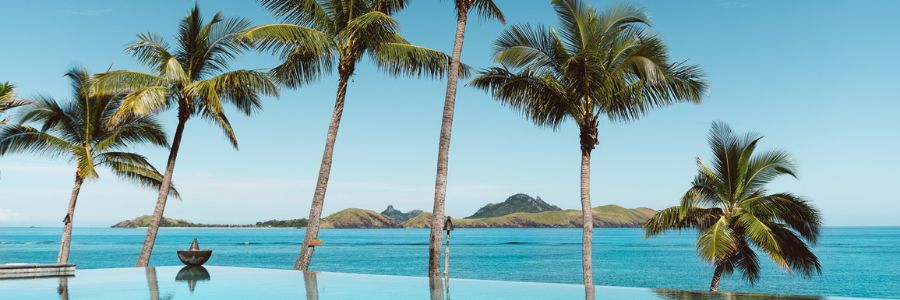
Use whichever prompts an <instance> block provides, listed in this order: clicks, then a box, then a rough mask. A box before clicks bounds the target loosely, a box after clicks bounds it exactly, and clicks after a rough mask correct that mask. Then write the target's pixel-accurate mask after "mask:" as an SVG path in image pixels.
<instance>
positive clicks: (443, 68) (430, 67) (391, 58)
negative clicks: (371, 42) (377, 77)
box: [372, 43, 470, 78]
mask: <svg viewBox="0 0 900 300" xmlns="http://www.w3.org/2000/svg"><path fill="white" fill-rule="evenodd" d="M372 59H373V61H374V62H375V64H376V65H377V66H378V68H379V69H381V70H383V71H385V72H387V73H388V74H390V75H393V76H400V75H406V76H415V77H427V78H442V77H443V76H444V75H445V74H447V72H448V71H449V69H450V56H449V55H447V54H444V53H443V52H440V51H437V50H432V49H428V48H425V47H421V46H415V45H410V44H406V43H379V44H378V46H377V47H375V48H374V49H373V51H372ZM469 74H470V70H469V68H468V67H467V66H465V65H461V66H460V74H459V75H460V76H461V77H463V78H466V77H468V76H469Z"/></svg>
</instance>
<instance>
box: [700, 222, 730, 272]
mask: <svg viewBox="0 0 900 300" xmlns="http://www.w3.org/2000/svg"><path fill="white" fill-rule="evenodd" d="M737 246H738V245H737V237H735V234H734V230H733V229H731V222H730V221H729V220H728V218H726V217H725V216H721V217H719V218H718V220H717V221H716V222H715V223H714V224H713V225H712V226H710V228H708V229H706V230H705V231H703V232H701V233H700V237H699V238H698V239H697V251H698V252H699V254H700V257H701V258H703V259H705V260H706V261H709V262H716V261H720V260H724V259H725V258H727V257H728V256H730V255H731V254H732V253H733V252H734V250H735V249H736V248H737Z"/></svg>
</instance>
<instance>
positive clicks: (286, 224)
mask: <svg viewBox="0 0 900 300" xmlns="http://www.w3.org/2000/svg"><path fill="white" fill-rule="evenodd" d="M150 218H151V216H148V215H144V216H140V217H137V218H134V219H131V220H124V221H121V222H119V223H116V224H113V225H112V226H110V227H111V228H141V227H147V225H149V224H150ZM306 224H307V220H306V219H290V220H274V219H273V220H268V221H260V222H256V223H255V224H200V223H192V222H188V221H185V220H182V219H176V218H163V220H162V222H160V224H159V227H204V228H302V227H306Z"/></svg>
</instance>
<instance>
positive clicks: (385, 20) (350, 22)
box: [244, 0, 466, 271]
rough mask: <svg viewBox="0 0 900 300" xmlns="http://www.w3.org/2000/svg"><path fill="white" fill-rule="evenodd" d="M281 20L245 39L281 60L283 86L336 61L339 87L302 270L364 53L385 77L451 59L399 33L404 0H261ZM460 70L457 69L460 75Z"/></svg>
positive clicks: (426, 73)
mask: <svg viewBox="0 0 900 300" xmlns="http://www.w3.org/2000/svg"><path fill="white" fill-rule="evenodd" d="M260 2H261V3H262V5H263V6H265V7H266V8H267V9H269V10H270V11H272V13H274V14H275V15H276V16H277V17H279V18H281V19H282V20H283V21H284V22H285V23H284V24H269V25H263V26H258V27H255V28H252V29H250V30H248V31H247V32H246V33H245V34H244V40H245V41H249V42H252V43H253V44H255V46H256V47H257V48H259V49H260V50H264V51H272V52H273V53H275V54H277V55H279V56H280V57H281V59H282V60H283V61H282V63H281V64H280V65H278V66H276V67H275V68H274V69H273V70H272V73H273V74H274V75H275V76H276V77H277V78H278V79H279V80H280V81H281V82H282V83H284V84H285V85H287V86H290V87H299V86H302V85H304V84H306V83H309V82H311V81H313V80H315V79H317V78H319V77H321V76H322V75H325V74H328V73H330V72H331V71H332V67H333V66H334V65H335V64H337V72H338V86H337V96H336V97H335V98H336V99H335V103H334V111H333V113H332V115H331V123H329V125H328V135H327V136H326V139H325V151H324V153H323V154H322V164H321V166H320V167H319V176H318V180H317V181H316V188H315V192H314V194H313V199H312V204H311V207H310V210H309V225H308V226H307V227H306V235H305V236H304V239H303V246H302V247H301V250H300V255H299V256H298V257H297V262H296V263H295V264H294V269H299V270H304V271H305V270H307V268H308V267H309V262H310V260H311V259H312V255H313V250H314V248H313V247H310V246H309V243H310V241H312V240H314V239H316V238H317V237H318V234H319V221H320V219H321V216H322V207H323V205H324V202H325V191H326V189H327V187H328V179H329V176H330V175H331V161H332V154H333V152H334V143H335V139H336V138H337V133H338V127H339V126H340V123H341V116H342V114H343V112H344V102H345V98H346V96H347V85H348V84H349V82H350V78H351V76H353V72H354V71H355V70H356V65H357V63H359V61H360V60H362V58H363V56H366V55H368V57H369V58H370V59H371V60H372V62H373V63H374V64H375V65H377V66H378V67H379V68H380V69H381V70H383V71H385V72H386V73H388V74H389V75H392V76H398V75H411V76H419V77H437V78H439V77H442V76H443V75H444V74H445V73H447V71H448V69H449V62H450V58H449V57H448V56H447V55H446V54H443V53H441V52H438V51H435V50H431V49H428V48H424V47H420V46H415V45H411V44H410V43H409V42H408V41H406V39H404V38H403V37H402V36H400V34H399V33H398V26H399V25H398V23H397V21H396V20H395V19H394V18H393V15H394V14H395V13H397V12H399V11H400V10H402V9H403V8H404V7H405V6H406V3H407V0H333V1H324V0H320V1H317V0H260ZM465 69H466V68H462V70H460V73H465V71H466V70H465Z"/></svg>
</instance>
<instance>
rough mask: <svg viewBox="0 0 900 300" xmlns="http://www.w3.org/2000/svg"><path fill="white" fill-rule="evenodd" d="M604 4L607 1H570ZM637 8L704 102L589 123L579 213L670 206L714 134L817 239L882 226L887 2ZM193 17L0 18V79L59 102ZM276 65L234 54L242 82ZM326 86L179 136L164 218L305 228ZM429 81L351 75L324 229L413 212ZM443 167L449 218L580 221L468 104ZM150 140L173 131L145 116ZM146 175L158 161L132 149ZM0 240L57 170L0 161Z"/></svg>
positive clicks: (53, 189)
mask: <svg viewBox="0 0 900 300" xmlns="http://www.w3.org/2000/svg"><path fill="white" fill-rule="evenodd" d="M497 2H498V5H499V6H500V7H501V9H502V10H503V11H504V12H505V14H506V16H507V20H508V21H509V23H511V24H517V23H523V22H530V23H532V24H541V25H555V24H556V23H557V21H556V18H555V16H554V14H553V12H552V10H551V8H550V6H549V1H547V0H497ZM589 2H591V3H592V4H593V5H596V6H605V5H608V4H610V3H612V2H611V1H598V0H591V1H589ZM633 2H635V3H636V4H638V5H640V6H643V7H645V8H646V9H647V10H648V12H649V14H650V15H651V17H652V21H653V25H654V29H655V30H656V32H658V33H659V34H660V35H661V36H662V37H663V39H664V40H665V41H666V42H667V43H668V45H669V46H670V49H671V54H672V56H673V58H675V59H677V60H688V61H689V62H690V63H693V64H698V65H700V66H702V67H703V68H704V69H705V71H706V73H707V74H708V79H709V82H710V84H711V88H710V91H709V94H708V97H707V98H706V100H705V103H704V104H702V105H700V106H695V105H677V106H674V107H671V108H666V109H661V110H658V111H655V112H653V113H651V114H649V115H648V116H646V117H645V118H643V119H642V120H640V121H638V122H634V123H630V124H610V123H609V122H603V123H602V124H601V127H600V145H599V146H598V148H597V150H596V151H595V152H594V156H593V175H592V189H593V192H592V196H593V201H594V203H595V204H596V205H600V204H606V203H615V204H620V205H623V206H626V207H639V206H645V207H651V208H656V209H659V208H663V207H666V206H670V205H674V204H675V203H676V201H677V200H676V199H678V197H679V196H680V194H681V193H682V192H683V191H684V190H685V189H686V188H687V187H688V183H689V181H690V179H691V178H692V176H693V174H694V172H695V168H694V158H695V157H696V156H698V155H699V156H701V157H704V158H706V157H708V156H709V153H708V149H707V145H706V140H705V138H706V132H707V129H708V127H709V125H710V123H711V122H712V121H714V120H723V121H726V122H728V123H729V124H731V125H732V126H733V127H734V128H735V129H736V130H738V131H756V132H760V133H762V134H764V135H765V136H766V138H765V139H764V140H763V142H762V147H763V148H776V147H777V148H782V149H785V150H788V151H790V152H791V153H792V154H793V155H794V156H795V157H796V158H797V160H798V162H799V164H800V179H799V180H780V181H777V182H776V183H775V184H773V185H772V186H771V190H773V191H790V192H795V193H798V194H800V195H803V196H806V197H808V198H809V199H812V200H813V203H815V204H816V205H817V206H818V207H819V208H821V210H822V211H823V212H824V215H825V221H826V224H827V225H900V221H898V219H897V216H898V215H900V204H898V203H900V202H898V200H900V199H898V196H897V193H895V192H894V190H893V187H894V186H895V185H896V184H897V183H898V179H900V176H898V175H897V174H898V173H897V170H898V169H900V158H898V156H897V155H896V154H894V153H896V152H897V151H898V148H900V147H898V146H900V143H898V139H897V131H898V129H900V118H897V117H896V114H897V112H898V111H900V101H898V100H900V99H898V97H900V96H898V92H897V89H896V87H897V84H898V83H897V82H898V75H897V70H900V58H898V56H897V53H900V38H898V35H897V29H898V28H900V18H897V17H896V12H897V11H900V2H897V1H890V0H883V1H864V2H863V1H774V0H772V1H749V0H747V1H743V0H706V1H700V0H696V1H661V0H660V1H633ZM193 4H194V2H193V1H186V0H179V1H175V0H169V1H143V2H137V1H112V0H107V1H96V0H92V1H77V2H74V1H59V2H51V1H13V2H9V3H5V4H4V9H3V10H4V12H5V13H4V14H3V17H2V18H0V28H3V33H2V36H3V41H2V46H0V81H7V80H8V81H12V82H14V83H15V84H17V85H18V86H19V93H20V94H21V95H22V96H26V97H27V96H34V95H37V94H46V95H52V96H55V97H58V98H60V99H64V98H65V97H68V94H69V86H68V82H67V81H66V80H65V79H64V78H63V77H62V74H63V73H64V71H65V70H66V69H67V68H68V67H69V66H72V65H74V64H80V65H84V66H87V67H88V68H90V69H92V70H94V71H103V70H105V69H106V68H108V67H109V66H110V64H112V65H113V67H114V68H116V69H120V68H128V69H143V67H141V66H139V65H138V64H137V63H136V62H135V60H134V59H132V58H131V57H129V56H127V55H126V54H125V53H123V51H122V49H123V48H124V46H125V45H126V44H127V43H128V42H130V41H133V40H134V38H135V34H137V33H139V32H147V31H152V32H156V33H159V34H161V35H163V36H166V37H169V38H170V37H171V36H172V35H173V34H174V33H175V31H176V30H177V22H178V20H179V18H181V17H182V16H184V15H185V14H186V13H187V12H188V10H189V8H190V7H191V6H192V5H193ZM200 6H201V9H202V10H203V11H204V12H205V13H206V16H207V17H208V16H211V15H212V14H213V13H214V12H215V11H217V10H221V11H223V12H224V13H225V14H226V15H229V16H235V15H238V16H243V17H246V18H249V19H251V20H252V21H253V23H255V24H264V23H269V22H272V21H273V18H272V17H271V15H269V14H268V13H267V12H266V11H265V10H263V9H262V8H260V7H259V6H258V5H257V4H256V3H255V2H253V1H208V0H207V1H200ZM399 20H400V24H401V30H402V32H403V34H404V35H406V37H407V38H408V39H409V40H410V41H412V42H414V43H417V44H420V45H424V46H427V47H432V48H436V49H440V50H443V51H449V49H450V47H451V46H452V37H453V30H454V29H455V23H454V22H455V20H454V14H453V13H452V12H451V2H450V1H428V0H416V1H412V4H411V5H410V7H409V8H408V9H407V10H405V11H404V12H402V13H401V14H400V15H399ZM502 29H503V27H502V26H501V25H500V24H497V23H495V22H485V21H474V22H471V23H470V25H469V28H468V32H467V36H466V44H465V48H464V53H463V60H464V62H466V63H468V64H471V65H473V66H476V67H485V66H489V65H490V63H491V61H490V57H489V53H490V49H491V43H492V41H493V39H494V38H495V37H496V36H497V35H498V34H499V33H500V31H501V30H502ZM274 63H275V60H274V59H273V58H271V57H269V56H267V55H263V54H257V53H247V54H246V55H244V56H242V57H241V58H240V59H239V60H238V61H237V62H236V63H235V67H241V68H260V69H262V68H267V67H271V66H272V65H273V64H274ZM335 82H336V78H334V77H331V78H324V79H322V80H321V81H319V82H318V83H316V84H313V85H311V86H309V87H307V88H304V89H302V90H285V91H284V92H283V93H282V96H281V98H280V99H277V100H276V99H267V102H266V104H265V110H264V111H263V112H262V113H260V114H258V115H256V116H254V117H253V118H246V117H242V116H239V115H238V114H235V113H233V114H232V117H231V118H232V120H233V123H234V127H235V128H236V131H237V134H238V138H239V140H240V143H241V149H240V151H234V150H232V149H231V148H230V147H229V146H228V143H227V142H226V140H225V139H224V137H223V136H222V135H221V133H220V131H219V130H218V129H217V128H215V127H213V126H211V125H210V124H208V123H205V122H204V121H203V120H200V119H196V120H193V121H191V122H190V123H189V124H188V129H187V131H186V134H185V141H184V144H183V146H182V151H181V154H180V155H179V161H178V165H177V167H176V172H175V182H176V184H177V185H178V186H179V188H180V189H181V191H182V194H183V196H184V200H183V201H181V202H179V201H170V202H169V205H168V208H167V210H166V215H167V216H171V217H179V218H186V219H189V220H192V221H198V222H222V223H246V222H254V221H258V220H263V219H272V218H279V219H284V218H297V217H306V216H307V214H308V213H307V212H308V209H309V203H310V199H311V197H312V186H313V182H314V181H315V178H316V177H315V176H316V174H317V172H318V166H319V162H320V159H321V154H322V148H323V144H324V140H325V131H326V126H327V124H328V118H329V117H330V114H331V107H332V105H333V101H334V90H335V85H336V84H335ZM444 86H445V83H444V82H442V81H433V80H417V79H391V78H388V77H386V76H383V75H381V74H380V73H379V72H378V71H377V70H375V68H374V67H373V66H372V65H370V64H369V63H365V64H363V65H361V66H359V68H358V71H357V74H356V76H355V77H354V80H353V82H352V83H351V84H350V90H349V94H348V99H347V108H346V112H345V114H344V120H343V123H342V126H341V132H340V135H339V137H338V142H337V146H336V151H335V161H334V167H333V170H332V177H331V178H332V181H331V185H330V186H329V190H328V195H327V198H326V204H325V213H326V214H327V213H331V212H335V211H338V210H340V209H343V208H346V207H361V208H367V209H373V210H378V211H380V210H381V209H383V208H384V207H385V206H387V205H388V204H393V205H394V206H395V207H397V208H398V209H401V210H404V211H405V210H409V209H424V210H430V209H431V201H432V195H433V185H434V184H433V181H434V172H435V170H434V168H435V160H436V149H437V134H438V129H439V126H440V115H441V108H442V105H443V93H444ZM457 99H458V100H457V110H456V122H455V124H454V132H453V134H454V135H453V145H452V148H451V160H450V186H449V191H448V201H447V210H448V213H449V214H450V215H452V216H460V217H462V216H467V215H469V214H471V213H473V212H474V211H475V210H476V209H477V208H478V207H480V206H482V205H484V204H485V203H488V202H499V201H502V200H503V199H504V198H505V197H506V196H508V195H510V194H513V193H518V192H523V193H528V194H531V195H539V196H541V197H542V198H543V199H545V200H547V201H548V202H551V203H553V204H556V205H559V206H561V207H564V208H577V207H579V199H578V184H579V183H578V169H579V150H578V134H577V130H576V128H575V127H574V126H573V125H572V124H567V125H565V126H563V127H562V128H560V129H559V130H558V131H556V132H554V131H552V130H549V129H542V128H537V127H534V126H532V125H531V124H530V123H528V122H526V121H525V120H523V119H522V118H521V117H520V115H519V114H518V113H516V112H513V111H510V110H509V109H506V108H504V107H502V106H501V105H499V104H498V103H496V102H494V101H493V100H491V99H490V98H489V97H487V96H486V95H484V94H483V93H482V92H480V91H476V90H473V89H471V88H468V87H463V88H461V89H460V91H459V94H458V98H457ZM161 119H162V120H163V121H164V122H165V125H166V127H167V128H169V132H171V129H173V127H174V123H173V122H172V121H173V120H174V115H172V114H171V113H167V114H164V115H162V116H161ZM136 151H140V152H141V153H145V154H147V155H149V156H150V157H151V159H152V161H153V162H154V163H155V164H156V165H157V166H158V167H162V166H163V164H164V162H165V157H166V151H164V150H161V149H150V148H138V149H136ZM0 170H2V172H3V178H2V180H0V226H19V225H53V226H58V225H60V224H61V223H60V220H62V217H63V215H64V213H65V212H64V211H65V205H66V201H67V197H68V195H69V191H70V188H71V184H72V179H73V178H72V177H73V172H74V169H73V166H72V165H71V164H68V163H67V162H66V161H64V160H50V159H46V158H42V157H35V156H29V155H15V156H6V157H0ZM101 176H102V178H101V180H100V181H97V182H89V183H88V184H87V185H86V186H85V187H84V189H83V192H82V196H81V198H80V200H79V203H78V209H77V214H76V225H81V226H108V225H109V224H110V223H112V222H115V221H118V220H121V219H125V218H131V217H134V216H137V215H142V214H149V213H150V212H151V211H152V208H153V205H154V202H155V198H156V197H155V192H154V191H148V190H144V189H140V188H136V187H133V186H131V185H129V184H127V183H125V182H122V181H119V180H118V179H116V178H115V177H113V176H112V175H111V174H109V173H108V172H105V173H101Z"/></svg>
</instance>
